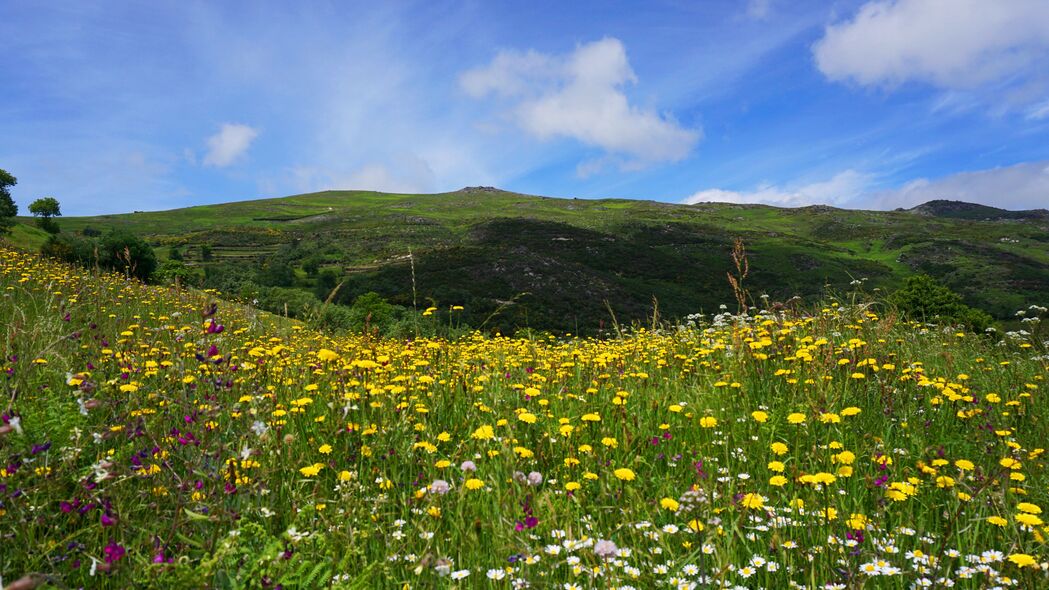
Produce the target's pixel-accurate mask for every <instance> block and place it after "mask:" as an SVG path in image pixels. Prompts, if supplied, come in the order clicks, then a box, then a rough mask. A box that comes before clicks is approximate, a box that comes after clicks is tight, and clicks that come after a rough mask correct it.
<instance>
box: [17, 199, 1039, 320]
mask: <svg viewBox="0 0 1049 590" xmlns="http://www.w3.org/2000/svg"><path fill="white" fill-rule="evenodd" d="M60 223H61V226H62V230H63V231H64V232H67V233H81V232H84V231H85V230H87V231H89V232H90V231H92V230H97V231H101V230H105V229H107V228H124V229H127V230H130V231H132V232H134V233H136V234H138V235H141V236H143V237H144V238H145V239H147V240H148V241H149V242H150V243H151V244H153V246H154V247H155V248H157V251H158V254H159V255H160V256H161V257H162V258H163V257H166V256H168V255H169V254H171V250H172V248H174V249H177V250H178V254H179V255H181V256H182V257H183V258H184V259H185V260H186V261H187V263H188V264H190V265H196V266H203V267H206V268H207V276H208V279H207V284H208V285H209V286H212V287H217V288H220V289H221V290H223V291H226V292H231V293H234V294H240V295H242V296H245V297H248V298H249V299H250V298H251V297H253V296H255V295H253V293H255V291H253V290H252V289H253V288H254V287H253V286H258V285H262V286H266V285H271V286H272V285H277V286H288V287H293V288H297V289H300V290H301V291H303V295H305V294H306V292H311V291H312V292H316V293H317V295H318V296H320V298H322V299H323V298H325V297H326V296H327V295H328V294H330V292H331V289H332V288H334V286H335V285H337V284H339V283H342V287H340V288H339V290H338V291H337V293H335V296H334V300H335V301H336V302H339V303H350V302H352V301H353V300H354V298H356V297H357V296H359V295H361V294H363V293H366V292H369V291H375V292H378V293H379V294H381V295H382V296H383V297H385V298H387V299H389V300H390V301H392V302H394V303H397V304H401V305H407V306H411V305H412V304H413V288H414V289H415V296H414V297H415V303H416V304H417V305H418V306H419V307H420V308H421V307H425V306H428V305H431V304H432V305H437V306H447V305H464V306H465V307H466V308H467V311H466V319H467V321H468V322H469V323H471V324H472V325H480V324H481V323H482V322H484V321H485V320H486V319H487V320H488V324H487V326H488V327H499V328H502V329H504V330H511V329H514V328H519V327H526V326H527V327H533V328H541V329H551V330H555V331H592V330H594V329H597V328H598V327H600V326H602V325H603V326H604V327H608V325H609V324H610V322H611V314H610V313H609V308H611V309H612V311H613V312H614V313H615V314H616V316H617V319H618V320H619V321H620V322H629V321H631V320H640V319H644V318H648V317H650V316H651V314H652V312H653V307H654V304H653V301H654V300H655V301H658V308H659V311H660V313H661V314H663V315H664V317H682V316H684V315H686V314H689V313H693V312H696V311H704V312H708V313H709V312H715V313H716V312H717V310H718V307H719V305H721V304H724V303H729V302H732V301H734V299H733V297H732V292H731V290H730V288H729V286H728V284H727V282H726V280H725V274H726V272H728V271H729V270H730V268H731V260H730V256H729V253H730V250H731V248H732V244H733V241H734V239H735V238H736V237H740V238H742V239H743V240H744V242H745V243H746V246H747V250H748V254H749V256H750V268H751V273H750V276H749V277H747V286H748V287H749V289H750V290H751V292H752V293H753V294H754V295H755V296H757V295H759V294H762V293H765V294H768V295H769V297H770V298H771V300H772V301H785V300H787V299H789V298H791V297H793V296H800V297H802V298H805V299H807V300H811V299H813V298H816V297H819V296H822V295H823V294H825V293H826V292H827V291H828V290H829V291H833V292H839V293H840V292H844V291H847V290H849V289H851V288H853V286H852V285H851V284H852V282H853V281H855V280H862V281H863V286H864V288H865V289H867V290H872V289H876V288H880V289H885V290H890V289H893V288H895V287H896V286H897V285H899V284H900V282H901V281H902V279H903V278H905V277H906V276H909V275H912V274H915V273H926V274H929V275H932V276H933V277H936V278H937V279H939V280H941V281H942V282H944V283H945V284H947V285H948V286H950V287H951V288H952V289H954V290H955V291H957V292H959V293H960V294H961V295H962V296H963V297H964V299H965V302H966V303H968V304H970V305H973V306H976V307H979V308H982V309H984V310H986V311H988V312H990V313H991V314H992V315H994V316H995V317H997V318H1000V319H1004V318H1008V317H1010V316H1011V315H1012V314H1013V312H1014V311H1015V310H1016V309H1019V308H1021V307H1025V306H1026V305H1030V304H1044V303H1045V302H1046V301H1049V218H1047V217H1046V216H1045V215H1044V212H1039V211H1034V212H1008V211H1003V210H1000V209H995V208H992V207H984V206H981V205H972V204H968V203H957V202H948V201H932V202H930V203H926V204H925V205H921V206H919V207H916V208H914V209H912V210H908V211H856V210H846V209H837V208H833V207H825V206H815V207H802V208H797V209H784V208H777V207H771V206H766V205H736V204H724V203H702V204H696V205H678V204H671V203H662V202H655V201H643V200H626V199H598V200H590V199H573V198H550V197H541V196H532V195H524V194H518V193H513V192H508V191H502V190H499V189H496V188H492V187H467V188H464V189H462V190H459V191H454V192H450V193H441V194H392V193H379V192H371V191H325V192H319V193H311V194H303V195H295V196H290V197H284V198H273V199H261V200H253V201H242V202H233V203H224V204H218V205H203V206H197V207H189V208H184V209H174V210H170V211H158V212H140V213H128V214H120V215H100V216H93V217H66V218H62V219H61V220H60ZM13 240H14V241H15V242H16V243H21V244H23V245H25V246H27V247H32V246H37V245H39V243H41V242H42V240H43V236H42V235H41V234H40V233H39V232H36V230H34V229H32V228H28V227H24V226H23V227H20V228H18V229H17V230H16V232H15V234H14V238H13ZM205 252H210V253H211V256H212V261H211V262H209V263H207V264H204V263H203V260H202V259H203V258H204V257H205V256H202V254H204V253H205ZM409 253H411V256H409ZM412 263H414V268H413V264H412ZM413 276H414V278H413ZM413 281H414V282H413ZM282 293H283V292H282ZM281 297H285V298H287V297H288V295H286V294H284V295H281ZM292 299H293V300H292V301H291V303H289V307H290V309H291V311H290V313H292V314H294V311H295V308H296V306H297V305H299V304H300V302H298V300H295V299H294V298H292ZM606 302H607V303H606ZM285 303H287V302H285ZM271 308H274V309H278V310H279V309H281V306H280V305H279V302H278V304H277V305H272V302H271ZM497 312H498V313H497ZM492 314H496V315H495V316H494V317H492Z"/></svg>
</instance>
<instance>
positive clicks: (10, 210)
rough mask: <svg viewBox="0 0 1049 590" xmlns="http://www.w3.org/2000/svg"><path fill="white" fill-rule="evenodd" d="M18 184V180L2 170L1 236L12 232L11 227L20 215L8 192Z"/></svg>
mask: <svg viewBox="0 0 1049 590" xmlns="http://www.w3.org/2000/svg"><path fill="white" fill-rule="evenodd" d="M16 184H18V179H17V178H15V177H14V176H11V174H10V173H9V172H8V171H7V170H3V169H0V235H3V234H6V233H9V232H10V231H11V226H12V225H14V224H15V215H18V205H16V204H15V201H14V199H12V198H11V192H10V191H8V190H7V189H8V188H9V187H12V186H14V185H16Z"/></svg>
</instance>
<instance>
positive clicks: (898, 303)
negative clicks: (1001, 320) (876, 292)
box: [889, 275, 992, 332]
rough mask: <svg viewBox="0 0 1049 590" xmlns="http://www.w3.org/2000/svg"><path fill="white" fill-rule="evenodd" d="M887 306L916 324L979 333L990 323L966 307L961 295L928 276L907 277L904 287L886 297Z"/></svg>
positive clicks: (978, 313)
mask: <svg viewBox="0 0 1049 590" xmlns="http://www.w3.org/2000/svg"><path fill="white" fill-rule="evenodd" d="M889 303H890V304H892V305H894V306H895V307H896V308H897V309H898V310H900V311H901V312H903V313H904V315H906V316H908V317H910V318H912V319H915V320H923V321H939V322H949V323H952V324H963V325H965V326H968V327H969V328H970V329H972V330H973V331H978V332H982V331H983V330H986V329H987V328H988V327H990V325H991V322H992V318H991V316H990V315H988V314H987V313H986V312H983V311H981V310H979V309H973V308H971V307H969V306H968V305H965V304H964V303H962V296H961V295H959V294H957V293H955V292H954V291H951V290H950V289H949V288H948V287H947V286H946V285H943V284H941V283H939V282H937V281H936V279H934V278H932V277H930V276H929V275H915V276H912V277H908V278H907V281H906V282H905V283H904V285H903V287H902V288H900V289H899V290H897V291H896V292H895V293H893V294H892V295H890V296H889Z"/></svg>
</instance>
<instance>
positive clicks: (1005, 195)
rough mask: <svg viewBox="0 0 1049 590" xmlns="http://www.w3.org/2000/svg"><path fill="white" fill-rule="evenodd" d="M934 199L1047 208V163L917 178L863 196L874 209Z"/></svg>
mask: <svg viewBox="0 0 1049 590" xmlns="http://www.w3.org/2000/svg"><path fill="white" fill-rule="evenodd" d="M933 199H950V200H952V201H966V202H969V203H980V204H982V205H990V206H992V207H1000V208H1003V209H1014V210H1016V209H1044V208H1049V160H1042V161H1038V162H1024V163H1022V164H1015V165H1013V166H1004V167H999V168H990V169H987V170H976V171H972V172H960V173H957V174H952V175H949V176H944V177H942V178H937V179H932V180H930V179H927V178H919V179H916V180H912V181H910V182H908V183H907V184H905V185H903V186H902V187H900V188H898V189H894V190H889V191H879V192H876V193H873V194H870V195H867V196H866V197H865V199H864V200H865V201H866V202H867V203H869V204H870V205H871V206H872V207H873V208H877V209H895V208H897V207H904V208H910V207H914V206H915V205H920V204H922V203H924V202H926V201H931V200H933Z"/></svg>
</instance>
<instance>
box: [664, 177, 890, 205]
mask: <svg viewBox="0 0 1049 590" xmlns="http://www.w3.org/2000/svg"><path fill="white" fill-rule="evenodd" d="M872 181H873V176H872V175H870V174H867V173H864V172H858V171H856V170H851V169H850V170H845V171H843V172H839V173H838V174H836V175H834V176H833V177H832V178H829V179H827V180H822V181H819V182H812V183H808V184H804V185H800V186H794V187H791V186H787V187H779V186H775V185H772V184H763V185H760V186H758V187H757V188H756V189H754V190H752V191H746V192H738V191H730V190H723V189H718V188H714V189H707V190H702V191H698V192H696V193H693V194H692V195H691V196H689V197H687V198H685V199H684V200H683V201H681V202H682V203H685V204H688V205H693V204H695V203H705V202H717V203H744V204H755V203H761V204H765V205H776V206H778V207H802V206H805V205H842V204H845V203H849V202H850V201H853V200H855V199H856V198H857V197H859V196H860V195H862V194H863V193H864V192H865V191H866V190H867V189H868V188H869V187H870V186H871V183H872Z"/></svg>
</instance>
